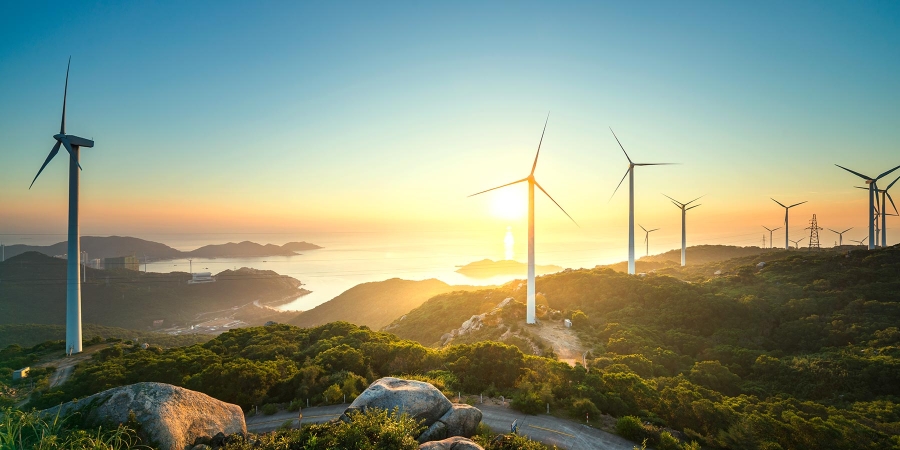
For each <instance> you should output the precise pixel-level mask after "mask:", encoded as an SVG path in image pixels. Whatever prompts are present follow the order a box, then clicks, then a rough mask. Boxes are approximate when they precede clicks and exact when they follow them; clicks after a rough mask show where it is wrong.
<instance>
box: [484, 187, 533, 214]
mask: <svg viewBox="0 0 900 450" xmlns="http://www.w3.org/2000/svg"><path fill="white" fill-rule="evenodd" d="M524 194H525V192H524V190H522V189H508V188H507V189H500V190H497V192H494V193H493V195H491V214H492V215H494V216H495V217H499V218H501V219H506V220H517V219H521V218H523V217H525V212H526V211H527V209H528V198H526V197H525V195H524Z"/></svg>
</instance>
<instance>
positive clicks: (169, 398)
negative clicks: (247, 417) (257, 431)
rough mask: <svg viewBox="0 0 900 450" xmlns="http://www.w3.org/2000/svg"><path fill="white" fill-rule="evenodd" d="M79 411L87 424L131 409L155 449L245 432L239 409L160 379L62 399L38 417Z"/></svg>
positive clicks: (172, 449)
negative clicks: (159, 381)
mask: <svg viewBox="0 0 900 450" xmlns="http://www.w3.org/2000/svg"><path fill="white" fill-rule="evenodd" d="M76 411H80V412H81V413H82V414H84V419H85V423H86V424H88V425H110V424H119V423H124V422H126V421H128V416H129V413H130V412H133V413H134V416H135V419H136V420H137V423H138V424H140V431H141V434H142V435H143V436H142V437H143V438H145V439H147V440H149V441H150V442H151V443H152V444H154V445H155V446H157V447H158V448H159V449H160V450H184V449H185V448H190V447H191V446H193V445H194V444H195V443H196V442H198V440H203V439H205V438H206V439H209V438H211V437H214V436H216V435H219V434H221V435H231V434H235V433H246V432H247V425H246V424H245V423H244V414H243V412H242V411H241V408H240V407H239V406H237V405H233V404H231V403H225V402H223V401H220V400H216V399H214V398H212V397H210V396H208V395H206V394H203V393H201V392H195V391H191V390H188V389H184V388H180V387H177V386H172V385H170V384H163V383H136V384H132V385H128V386H122V387H118V388H113V389H109V390H106V391H103V392H101V393H99V394H94V395H92V396H90V397H87V398H84V399H81V400H77V401H74V402H69V403H64V404H62V405H60V406H57V407H54V408H51V409H47V410H44V411H42V414H44V415H56V414H57V412H59V413H60V414H61V415H69V414H72V413H74V412H76Z"/></svg>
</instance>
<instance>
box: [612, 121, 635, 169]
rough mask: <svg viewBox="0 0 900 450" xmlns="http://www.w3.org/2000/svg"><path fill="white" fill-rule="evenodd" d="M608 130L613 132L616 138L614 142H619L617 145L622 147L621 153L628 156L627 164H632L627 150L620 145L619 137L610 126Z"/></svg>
mask: <svg viewBox="0 0 900 450" xmlns="http://www.w3.org/2000/svg"><path fill="white" fill-rule="evenodd" d="M609 131H610V132H611V133H612V134H613V137H614V138H616V142H618V143H619V147H620V148H621V149H622V153H624V154H625V157H626V158H628V164H634V163H633V162H631V157H630V156H628V152H626V151H625V147H622V142H620V141H619V137H618V136H616V132H615V131H613V129H612V127H609Z"/></svg>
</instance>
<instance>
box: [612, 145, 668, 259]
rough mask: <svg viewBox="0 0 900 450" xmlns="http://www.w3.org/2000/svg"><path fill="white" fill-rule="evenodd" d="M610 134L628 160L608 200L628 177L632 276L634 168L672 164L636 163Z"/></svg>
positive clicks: (629, 253) (629, 250) (629, 251)
mask: <svg viewBox="0 0 900 450" xmlns="http://www.w3.org/2000/svg"><path fill="white" fill-rule="evenodd" d="M609 131H610V132H612V134H613V137H614V138H616V142H618V143H619V147H621V148H622V153H625V158H627V159H628V170H626V171H625V175H623V176H622V180H621V181H619V185H618V186H616V190H615V191H613V195H612V196H610V197H609V198H610V200H612V197H613V196H615V195H616V192H617V191H618V190H619V187H621V186H622V182H623V181H625V177H626V176H627V177H628V273H629V274H631V275H634V168H635V167H637V166H667V165H671V164H674V163H636V162H633V161H632V160H631V157H630V156H628V152H626V151H625V147H623V146H622V142H620V141H619V137H618V136H616V132H615V131H613V130H612V127H610V129H609Z"/></svg>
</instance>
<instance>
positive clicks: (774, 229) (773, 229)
mask: <svg viewBox="0 0 900 450" xmlns="http://www.w3.org/2000/svg"><path fill="white" fill-rule="evenodd" d="M780 229H781V227H778V228H772V231H778V230H780Z"/></svg>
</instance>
